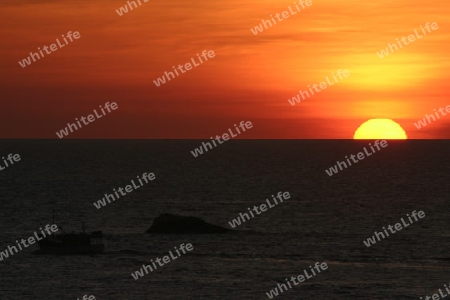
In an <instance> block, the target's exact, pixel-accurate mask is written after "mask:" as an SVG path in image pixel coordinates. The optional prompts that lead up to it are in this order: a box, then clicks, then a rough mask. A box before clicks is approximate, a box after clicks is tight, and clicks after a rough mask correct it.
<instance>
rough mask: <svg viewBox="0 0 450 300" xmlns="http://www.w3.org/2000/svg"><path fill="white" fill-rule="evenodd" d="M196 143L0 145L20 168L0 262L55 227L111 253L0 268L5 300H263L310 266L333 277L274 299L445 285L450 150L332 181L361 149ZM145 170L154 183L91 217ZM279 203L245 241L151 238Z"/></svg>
mask: <svg viewBox="0 0 450 300" xmlns="http://www.w3.org/2000/svg"><path fill="white" fill-rule="evenodd" d="M200 143H201V141H196V140H189V141H183V140H164V141H161V140H158V141H145V140H128V141H113V140H89V141H87V140H83V141H72V140H48V141H38V140H15V141H10V140H9V141H5V140H4V141H1V142H0V155H1V156H6V155H7V154H9V153H13V154H15V153H18V154H20V156H21V160H20V161H19V162H17V163H15V164H14V165H12V166H10V167H8V168H6V169H5V170H2V171H0V197H1V209H0V216H1V218H0V222H1V229H2V230H1V231H0V240H1V245H0V251H3V250H5V249H6V247H7V246H8V245H15V240H18V239H22V238H28V237H29V236H31V235H32V234H33V233H34V231H37V230H38V229H39V227H41V226H44V225H46V224H49V223H51V222H52V210H53V209H54V210H56V211H57V213H58V214H57V220H56V224H57V225H58V226H59V227H60V226H63V227H64V230H66V231H70V230H75V231H78V230H80V228H81V222H82V221H85V223H86V227H87V230H89V231H92V230H102V231H103V233H104V235H105V239H104V240H105V243H106V246H107V249H106V253H105V254H102V255H93V256H89V255H88V256H82V255H75V256H50V255H35V254H33V253H32V252H33V251H35V250H37V249H38V246H37V245H36V244H34V245H31V246H30V247H28V248H26V249H25V250H23V251H20V252H19V253H17V254H15V255H13V256H10V257H9V258H6V259H4V260H3V261H1V262H0V274H1V283H0V299H1V300H5V299H11V300H17V299H19V300H21V299H39V300H40V299H55V300H56V299H73V300H75V299H77V298H80V299H81V298H82V296H83V295H86V294H87V295H94V296H95V297H96V299H102V300H103V299H105V300H106V299H111V300H121V299H133V300H134V299H136V300H145V299H269V298H268V297H267V296H266V292H269V290H271V289H273V288H275V287H276V285H277V284H278V283H283V282H284V279H285V278H287V277H288V278H290V277H291V276H294V277H297V276H298V275H300V274H302V273H303V270H304V269H309V266H310V265H313V264H314V263H316V262H326V263H327V265H328V269H327V270H325V271H322V272H321V273H320V274H318V275H317V276H315V277H313V278H311V279H309V280H307V281H305V282H303V283H301V284H299V285H297V286H293V288H292V289H290V290H289V291H285V292H283V293H282V294H281V295H279V296H277V297H275V298H274V299H420V297H422V296H423V297H424V296H425V295H432V294H434V293H437V291H438V289H439V288H441V289H443V287H444V284H448V283H449V282H450V272H449V271H450V239H449V236H450V234H449V228H450V227H449V218H448V217H449V215H450V214H449V212H448V211H447V210H448V209H449V208H448V207H447V204H448V202H449V201H448V200H449V198H450V197H449V195H450V186H449V179H450V175H449V165H450V164H449V163H450V156H449V153H450V141H396V142H393V141H391V142H389V145H388V147H386V148H383V149H381V150H380V151H379V152H377V153H374V154H373V155H372V156H370V157H367V158H365V159H364V160H363V161H360V162H358V163H357V164H354V165H352V166H351V167H349V168H347V169H345V170H344V171H340V172H339V173H338V174H335V175H333V176H332V177H330V176H328V175H327V174H326V173H325V169H327V168H329V167H331V166H333V165H334V164H335V163H336V161H337V160H343V159H344V157H345V156H346V155H347V156H348V155H350V154H356V153H358V152H360V151H362V149H363V147H364V146H367V144H368V142H365V141H358V142H357V141H345V140H343V141H293V140H265V141H259V140H254V141H228V142H227V143H225V144H223V145H220V146H218V147H217V148H214V149H213V150H210V151H208V152H207V153H205V154H203V155H200V156H199V157H197V158H194V157H193V156H192V154H191V153H190V151H191V150H193V149H194V148H196V147H198V146H199V145H200ZM145 172H153V173H155V175H156V179H155V180H154V181H152V182H150V183H149V184H147V185H144V186H143V187H141V188H139V189H137V190H136V191H133V192H131V193H130V194H128V195H126V196H124V197H121V198H120V199H118V200H116V201H115V202H113V203H111V204H108V205H107V206H105V207H103V208H101V209H96V208H95V207H94V205H93V204H92V203H93V202H94V201H97V200H99V199H101V198H102V197H103V195H104V194H105V193H111V191H112V189H113V188H118V187H124V186H125V185H127V184H128V183H129V182H130V181H131V180H132V179H134V178H136V176H138V175H142V174H143V173H145ZM279 191H283V192H286V191H288V192H289V193H290V194H291V198H290V199H288V200H285V201H284V202H283V203H280V204H279V205H277V206H275V207H273V208H270V209H268V210H267V211H266V212H263V213H262V214H260V215H258V216H256V217H255V218H253V219H251V220H249V221H247V222H245V223H244V224H243V225H241V226H239V227H238V228H236V229H237V230H239V231H240V232H239V233H238V234H231V235H229V234H223V235H216V234H210V235H183V234H181V235H149V234H144V232H145V230H147V229H148V228H149V227H150V226H151V224H152V221H153V219H154V218H155V217H157V216H158V215H160V214H161V213H166V212H167V213H176V214H182V215H190V216H196V217H200V218H203V219H204V220H206V221H207V222H210V223H213V224H217V225H220V226H223V227H227V228H230V225H229V224H228V222H229V221H231V220H232V219H233V218H236V217H237V216H238V215H239V213H241V212H242V213H243V212H247V207H253V206H254V205H260V204H262V203H264V202H265V199H267V198H271V195H272V194H276V193H278V192H279ZM414 210H416V211H421V210H422V211H424V212H425V214H426V216H425V218H423V219H421V220H419V221H417V222H415V223H413V224H411V225H410V226H409V227H407V228H404V229H403V230H402V231H400V232H397V233H395V234H391V235H390V236H389V237H387V238H386V239H384V240H381V241H379V242H377V243H376V244H375V245H373V246H371V247H370V248H368V247H366V246H365V245H364V244H363V240H366V239H367V238H369V237H371V236H372V235H373V234H374V231H381V228H382V227H383V226H387V225H389V224H391V225H394V224H395V223H398V222H400V219H401V218H406V214H408V213H409V214H411V212H412V211H414ZM181 243H191V244H192V245H193V247H194V249H193V251H191V252H189V253H188V254H185V255H182V256H181V257H179V258H178V259H177V260H175V261H171V262H170V263H168V264H167V265H165V266H163V267H160V268H158V269H157V270H155V271H154V272H152V273H149V274H148V275H145V276H144V277H142V278H140V279H138V280H134V279H133V278H132V277H131V273H132V272H134V271H136V270H138V269H139V268H141V267H142V264H148V263H150V260H151V259H155V258H156V257H162V256H164V255H167V253H168V251H169V250H172V249H173V247H175V246H179V245H180V244H181Z"/></svg>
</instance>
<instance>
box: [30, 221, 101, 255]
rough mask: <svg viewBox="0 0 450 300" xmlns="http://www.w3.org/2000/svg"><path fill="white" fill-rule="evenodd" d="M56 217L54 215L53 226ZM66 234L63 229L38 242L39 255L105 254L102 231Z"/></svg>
mask: <svg viewBox="0 0 450 300" xmlns="http://www.w3.org/2000/svg"><path fill="white" fill-rule="evenodd" d="M54 220H55V216H54V214H53V224H54V223H55V222H54ZM82 230H83V231H82V232H79V233H65V232H64V231H62V229H60V230H58V231H57V232H56V233H54V234H52V235H49V236H46V237H43V236H40V237H41V238H42V239H41V240H38V244H39V250H38V251H36V253H37V254H98V253H103V251H104V250H105V245H104V244H103V235H102V232H101V231H94V232H91V233H86V232H85V230H84V223H83V229H82Z"/></svg>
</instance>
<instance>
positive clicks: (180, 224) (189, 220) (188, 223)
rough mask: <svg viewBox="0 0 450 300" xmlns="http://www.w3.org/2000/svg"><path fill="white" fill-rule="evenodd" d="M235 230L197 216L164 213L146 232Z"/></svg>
mask: <svg viewBox="0 0 450 300" xmlns="http://www.w3.org/2000/svg"><path fill="white" fill-rule="evenodd" d="M230 231H233V230H231V229H228V228H223V227H220V226H217V225H213V224H208V223H206V222H205V221H204V220H202V219H200V218H196V217H187V216H179V215H172V214H162V215H160V216H159V217H157V218H155V220H154V221H153V224H152V226H151V227H150V228H149V229H148V230H147V231H146V233H227V232H230Z"/></svg>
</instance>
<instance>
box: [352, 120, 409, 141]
mask: <svg viewBox="0 0 450 300" xmlns="http://www.w3.org/2000/svg"><path fill="white" fill-rule="evenodd" d="M353 138H354V139H355V140H377V139H383V140H406V139H407V138H408V137H407V136H406V132H405V130H403V128H402V127H401V126H400V125H399V124H398V123H396V122H394V121H392V120H391V119H370V120H369V121H366V122H364V123H363V124H361V126H359V127H358V129H356V131H355V135H354V136H353Z"/></svg>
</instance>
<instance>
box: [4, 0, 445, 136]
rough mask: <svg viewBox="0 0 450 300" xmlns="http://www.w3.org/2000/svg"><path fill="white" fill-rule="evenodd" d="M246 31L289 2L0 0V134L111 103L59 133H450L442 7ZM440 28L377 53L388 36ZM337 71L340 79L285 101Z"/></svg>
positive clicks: (52, 123) (365, 11) (349, 13)
mask: <svg viewBox="0 0 450 300" xmlns="http://www.w3.org/2000/svg"><path fill="white" fill-rule="evenodd" d="M312 2H313V4H312V6H310V7H308V8H306V9H304V10H302V11H301V12H300V13H297V14H296V15H294V16H290V17H289V18H288V19H285V20H283V21H282V22H277V24H276V25H274V26H273V27H271V28H268V29H265V30H264V31H263V32H262V33H259V34H258V35H254V34H253V33H252V32H251V31H250V29H251V28H254V27H255V26H257V25H259V24H260V23H261V20H262V19H266V20H268V19H269V16H270V15H275V13H277V12H278V13H282V12H283V11H286V10H288V7H289V6H291V7H293V8H294V6H295V5H294V0H292V1H286V0H276V1H275V0H270V1H269V0H259V1H256V0H249V1H241V0H240V1H238V0H231V1H230V0H226V1H209V0H208V1H206V0H197V1H193V3H192V4H191V3H186V1H181V0H165V1H152V0H150V1H149V2H147V3H144V0H141V3H142V6H139V7H138V8H135V9H134V10H133V11H129V12H128V13H126V14H124V15H123V16H119V15H118V14H117V13H116V10H117V9H119V8H120V7H121V6H124V5H126V3H127V2H126V1H125V0H108V1H106V0H100V1H75V0H57V1H56V0H45V1H42V0H25V1H22V0H20V1H18V0H2V1H1V4H0V12H1V15H2V18H1V21H0V24H1V26H0V38H1V41H2V43H1V47H0V67H1V73H0V89H1V99H2V109H1V118H0V125H1V126H0V138H50V139H55V138H56V139H57V136H56V134H55V132H57V131H59V130H61V129H63V128H64V127H65V126H66V125H67V123H69V122H70V123H73V122H74V120H75V118H80V117H81V116H87V115H89V114H91V113H92V111H93V110H94V109H96V108H98V106H99V105H103V104H104V103H105V102H108V101H109V102H116V103H117V104H118V106H119V107H118V109H117V110H116V111H113V112H112V113H110V114H108V115H106V116H104V118H102V119H99V120H96V121H95V122H93V123H92V124H89V125H86V126H83V128H81V129H79V130H78V131H76V132H74V133H73V134H71V135H70V136H69V137H68V138H149V139H152V138H158V139H178V138H180V139H191V138H194V139H197V138H199V139H200V138H201V139H204V138H205V139H209V137H210V136H215V135H221V134H222V133H224V132H226V131H227V130H228V128H233V127H234V126H233V125H234V124H235V123H237V122H240V121H242V120H244V121H251V122H252V123H253V125H254V126H253V128H252V129H251V130H248V131H247V132H246V133H245V134H242V135H240V136H239V138H243V139H256V138H257V139H259V138H262V139H273V138H281V139H285V138H286V139H329V138H331V139H351V138H352V137H353V134H354V132H355V130H356V129H357V128H358V126H359V125H361V124H362V123H363V122H365V121H367V120H369V119H372V118H387V119H393V120H394V121H396V122H397V123H399V124H400V125H401V126H402V127H403V128H404V130H405V131H406V133H407V135H408V138H410V139H429V138H431V139H435V138H437V139H442V138H446V139H448V138H450V130H449V128H450V114H449V115H448V116H446V117H441V119H439V120H437V121H435V122H432V123H430V124H428V125H427V126H426V127H424V128H422V129H420V130H418V129H417V128H416V127H415V126H414V123H415V122H417V121H418V120H419V119H423V118H424V116H425V114H431V113H433V109H439V107H446V106H447V105H450V97H449V96H450V92H449V89H448V86H449V79H450V74H449V72H448V70H449V69H450V55H449V49H450V46H449V45H450V44H449V42H450V29H449V25H450V19H449V15H450V5H449V2H448V0H435V1H418V0H396V1H392V0H389V1H388V0H377V1H365V0H346V1H338V0H312ZM427 22H430V23H433V22H436V23H438V25H439V29H437V30H435V31H432V32H431V33H429V34H428V35H427V36H424V37H423V38H421V39H420V40H416V41H415V42H412V43H410V44H409V45H407V46H403V48H402V49H399V50H398V51H395V52H394V53H390V54H389V56H387V57H384V58H380V57H378V56H377V54H376V53H377V52H379V51H380V50H381V49H384V48H386V47H387V44H388V43H395V42H396V38H399V39H400V38H401V37H402V36H405V37H407V36H408V35H410V34H413V33H414V30H416V29H417V30H418V31H419V33H420V32H421V31H420V26H424V25H425V24H426V23H427ZM68 31H72V32H74V31H78V32H80V35H81V38H80V39H78V40H75V41H74V42H71V43H69V44H68V45H67V46H65V47H64V48H62V49H59V50H57V51H56V52H54V53H51V54H48V55H45V57H43V58H41V59H40V60H38V61H36V62H33V63H31V65H29V66H27V67H26V68H22V67H21V66H20V65H19V64H18V61H22V59H24V58H26V57H27V56H28V55H29V53H30V52H37V48H38V47H41V49H42V47H43V46H44V45H47V46H49V45H50V44H52V43H55V40H56V39H57V38H61V35H62V34H64V35H65V34H67V32H68ZM203 50H213V51H214V52H215V57H214V58H212V59H209V60H208V61H207V62H205V63H203V64H202V65H200V66H198V67H195V68H193V69H192V70H190V71H187V72H186V73H185V74H181V75H180V76H179V77H176V78H175V79H172V80H171V81H169V82H167V83H166V84H163V85H161V86H160V87H157V86H156V85H155V84H154V83H153V80H156V79H157V78H158V77H161V76H162V75H163V74H164V72H165V71H173V69H172V66H176V65H178V64H183V65H184V64H185V63H187V62H189V61H190V60H191V58H196V57H197V55H196V54H197V53H199V54H200V53H201V52H202V51H203ZM338 69H342V70H344V69H347V70H349V71H350V74H351V75H350V76H349V77H348V78H345V79H344V80H342V81H340V82H338V83H336V84H335V85H333V86H331V87H328V88H327V89H325V90H323V91H321V92H320V93H318V94H316V95H314V96H312V97H310V98H309V99H307V100H304V101H302V102H301V103H297V104H296V105H295V106H291V105H290V104H289V103H288V99H291V98H292V97H294V96H295V95H297V94H298V92H299V90H306V89H307V86H308V85H312V84H314V83H316V84H319V83H320V82H321V81H325V78H326V77H327V76H329V77H331V73H332V72H335V73H336V71H337V70H338Z"/></svg>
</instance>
